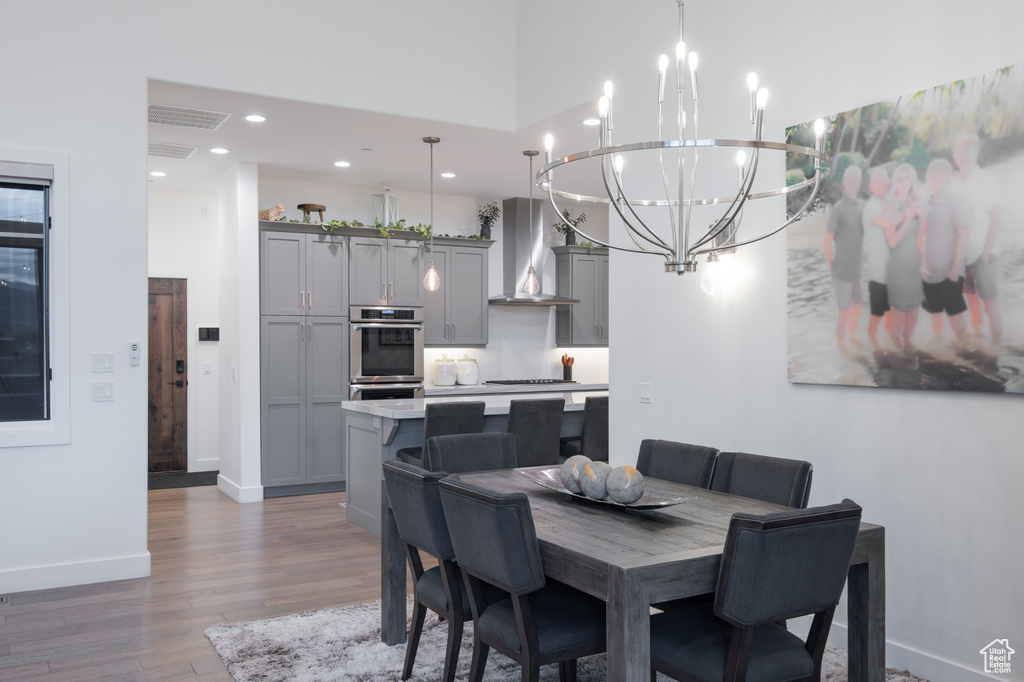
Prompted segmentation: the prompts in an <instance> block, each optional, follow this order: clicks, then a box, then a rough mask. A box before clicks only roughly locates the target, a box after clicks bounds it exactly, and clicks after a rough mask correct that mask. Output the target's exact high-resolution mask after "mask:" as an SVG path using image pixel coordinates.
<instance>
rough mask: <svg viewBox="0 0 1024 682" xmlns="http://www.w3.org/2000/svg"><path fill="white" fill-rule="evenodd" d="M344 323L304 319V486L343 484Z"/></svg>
mask: <svg viewBox="0 0 1024 682" xmlns="http://www.w3.org/2000/svg"><path fill="white" fill-rule="evenodd" d="M348 343H349V329H348V320H347V319H342V318H338V317H319V316H318V317H307V318H306V394H307V399H306V481H305V482H306V483H327V482H329V481H343V480H345V461H344V457H343V451H344V444H343V438H344V433H343V430H342V415H341V401H342V400H348V361H349V356H348Z"/></svg>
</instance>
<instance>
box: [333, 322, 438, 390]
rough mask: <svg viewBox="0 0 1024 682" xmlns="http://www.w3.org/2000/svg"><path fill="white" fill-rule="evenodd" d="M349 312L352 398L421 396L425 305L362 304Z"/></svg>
mask: <svg viewBox="0 0 1024 682" xmlns="http://www.w3.org/2000/svg"><path fill="white" fill-rule="evenodd" d="M349 313H350V316H349V320H350V323H351V324H350V327H351V333H352V339H351V344H350V348H351V349H352V357H351V360H350V364H349V376H350V379H349V382H350V395H349V398H350V399H351V400H386V399H392V398H422V397H423V309H422V308H393V307H388V306H363V307H353V308H352V309H351V310H350V311H349Z"/></svg>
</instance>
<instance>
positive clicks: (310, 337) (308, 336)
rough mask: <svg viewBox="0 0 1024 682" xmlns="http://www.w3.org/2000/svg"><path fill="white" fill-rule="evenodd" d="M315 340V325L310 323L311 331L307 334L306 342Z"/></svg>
mask: <svg viewBox="0 0 1024 682" xmlns="http://www.w3.org/2000/svg"><path fill="white" fill-rule="evenodd" d="M312 340H313V323H312V322H310V323H309V331H307V332H306V341H312Z"/></svg>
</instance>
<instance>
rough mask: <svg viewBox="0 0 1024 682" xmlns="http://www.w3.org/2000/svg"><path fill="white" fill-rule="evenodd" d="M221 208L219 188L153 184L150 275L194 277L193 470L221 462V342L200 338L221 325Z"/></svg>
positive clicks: (190, 343)
mask: <svg viewBox="0 0 1024 682" xmlns="http://www.w3.org/2000/svg"><path fill="white" fill-rule="evenodd" d="M218 213H219V210H218V196H217V195H216V194H198V193H191V192H167V191H163V190H159V189H155V188H153V187H152V186H151V187H150V189H149V276H150V277H174V278H178V279H186V280H187V281H188V299H187V305H188V320H187V327H188V331H187V335H188V337H187V348H188V362H187V363H186V378H187V379H188V470H189V471H216V470H217V468H218V467H219V466H220V374H221V368H220V343H219V342H217V341H202V342H200V341H199V327H218V326H220V229H219V223H218ZM207 365H208V366H209V374H207V373H206V366H207Z"/></svg>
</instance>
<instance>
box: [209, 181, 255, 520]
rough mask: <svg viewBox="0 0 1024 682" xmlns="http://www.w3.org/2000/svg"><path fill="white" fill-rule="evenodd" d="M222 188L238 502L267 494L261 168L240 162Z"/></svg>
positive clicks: (228, 386) (227, 417) (232, 475)
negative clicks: (263, 471)
mask: <svg viewBox="0 0 1024 682" xmlns="http://www.w3.org/2000/svg"><path fill="white" fill-rule="evenodd" d="M220 180H221V191H220V207H221V213H220V256H221V258H220V274H221V280H220V281H221V289H220V305H221V332H220V363H221V367H223V368H224V371H223V372H221V377H220V392H221V432H220V475H219V476H218V478H217V486H218V487H219V488H220V490H222V491H223V492H224V493H226V494H227V495H230V496H231V497H232V498H233V499H235V500H237V501H238V502H258V501H260V500H262V499H263V485H262V483H261V474H260V354H259V348H260V343H259V339H260V280H259V277H260V272H259V270H260V259H259V249H260V242H259V221H258V220H257V213H258V209H257V208H256V206H257V184H258V180H257V171H256V164H254V163H236V164H235V165H234V166H232V167H231V168H229V169H228V170H227V171H225V172H224V174H223V175H222V176H221V179H220Z"/></svg>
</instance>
